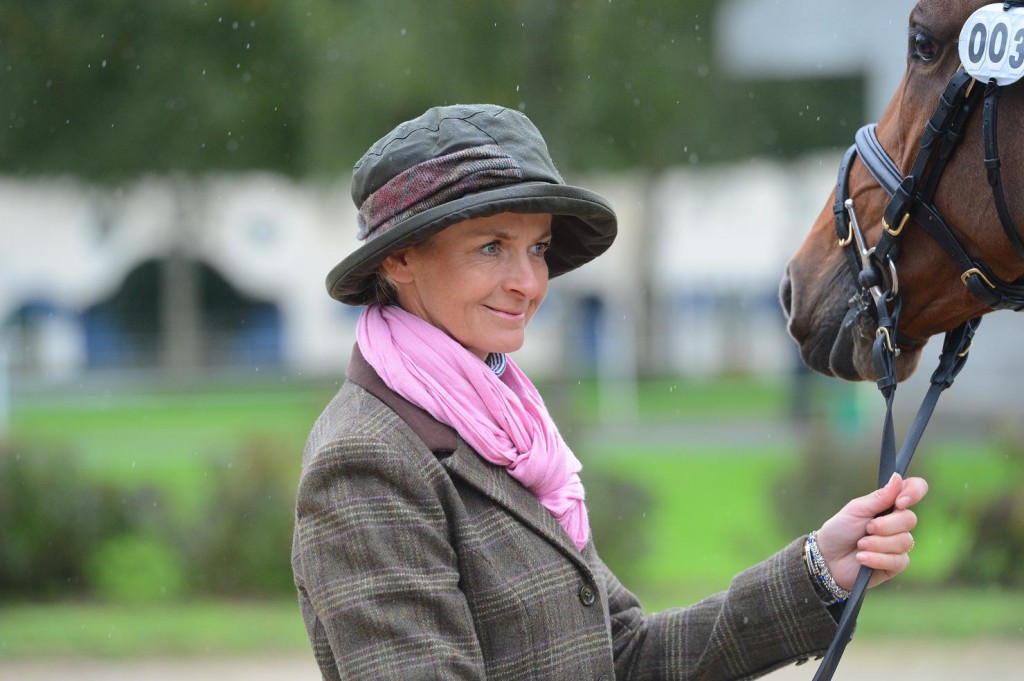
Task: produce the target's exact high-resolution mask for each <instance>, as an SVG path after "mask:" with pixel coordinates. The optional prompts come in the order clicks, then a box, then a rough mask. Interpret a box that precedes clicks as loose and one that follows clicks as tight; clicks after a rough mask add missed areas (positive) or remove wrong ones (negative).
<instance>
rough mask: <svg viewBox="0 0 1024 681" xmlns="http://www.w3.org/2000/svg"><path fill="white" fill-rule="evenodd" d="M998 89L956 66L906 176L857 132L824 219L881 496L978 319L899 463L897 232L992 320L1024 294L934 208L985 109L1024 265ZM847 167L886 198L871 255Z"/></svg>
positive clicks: (850, 609) (963, 332) (852, 616)
mask: <svg viewBox="0 0 1024 681" xmlns="http://www.w3.org/2000/svg"><path fill="white" fill-rule="evenodd" d="M1018 7H1024V0H1018V1H1016V2H1004V3H1003V8H1002V9H1003V11H1009V10H1011V9H1013V8H1018ZM1001 87H1003V86H1000V85H999V84H997V82H996V79H995V78H992V79H990V80H988V82H987V83H986V84H985V85H984V87H982V86H981V81H978V80H975V78H974V77H973V76H971V75H969V74H968V73H967V72H966V70H965V69H964V68H963V67H962V66H961V67H959V68H958V69H957V70H956V72H955V73H954V74H953V76H952V77H951V78H950V79H949V82H948V83H947V84H946V88H945V90H944V91H943V93H942V96H941V97H940V98H939V102H938V104H937V106H936V108H935V112H934V113H933V114H932V116H931V118H929V120H928V122H927V124H926V125H925V129H924V132H923V134H922V136H921V143H920V147H919V149H918V152H917V156H916V157H915V159H914V163H913V165H912V166H911V169H910V171H909V172H908V173H907V175H906V176H903V175H902V174H901V173H900V170H899V167H898V166H897V165H896V163H895V162H894V161H893V160H892V158H891V157H890V156H889V155H888V153H886V151H885V149H884V148H883V147H882V144H881V142H879V140H878V136H877V135H876V132H875V129H876V125H875V124H871V125H866V126H864V127H863V128H861V129H860V130H858V131H857V134H856V136H855V143H854V144H853V145H852V146H851V147H850V148H849V149H848V150H847V152H846V154H845V155H844V157H843V160H842V162H841V163H840V166H839V177H838V179H837V181H836V200H835V204H834V205H833V208H832V211H833V215H834V218H835V227H836V235H837V237H838V239H839V245H840V247H841V248H842V249H843V252H844V253H845V255H846V262H847V265H848V267H849V270H850V272H851V274H852V275H853V277H854V279H855V280H856V282H857V292H856V293H855V294H854V296H853V297H852V298H851V299H850V302H849V307H850V310H849V312H848V315H847V317H848V318H850V317H851V316H857V315H860V314H862V313H863V312H865V311H866V310H868V309H870V310H872V311H873V312H874V316H875V318H876V320H877V322H878V327H877V331H876V333H875V340H874V343H873V345H872V356H873V359H874V364H875V370H876V374H877V385H878V389H879V391H880V392H881V394H882V396H883V398H885V402H886V413H885V420H884V423H883V426H882V443H881V454H880V456H879V470H878V486H879V487H881V486H883V485H884V484H885V483H886V482H887V481H888V480H889V478H890V477H891V475H892V473H894V472H897V473H899V474H900V475H901V476H903V475H905V473H906V470H907V468H908V466H909V465H910V460H911V458H912V457H913V456H914V451H915V450H916V449H917V445H918V443H919V442H920V440H921V436H922V435H923V434H924V430H925V428H926V427H927V425H928V421H929V419H930V418H931V415H932V413H933V412H934V410H935V406H936V404H937V403H938V399H939V396H940V395H941V393H942V392H943V391H944V390H946V389H947V388H948V387H949V386H951V385H952V384H953V380H954V379H955V378H956V376H957V374H958V373H959V372H960V370H961V369H962V368H963V366H964V364H965V363H966V361H967V355H968V352H969V350H970V346H971V342H972V340H973V338H974V334H975V331H976V330H977V328H978V325H979V324H980V323H981V317H980V316H978V317H975V318H973V319H969V320H967V321H966V322H964V323H963V324H961V325H960V326H958V327H956V328H955V329H953V330H951V331H948V332H947V333H946V336H945V338H944V340H943V345H942V353H941V355H940V357H939V366H938V368H937V369H936V370H935V372H934V373H933V374H932V377H931V385H930V387H929V389H928V392H927V393H926V395H925V397H924V399H923V400H922V403H921V406H920V408H919V409H918V412H917V415H916V417H915V418H914V421H913V423H912V425H911V427H910V430H909V431H908V433H907V436H906V438H905V439H904V442H903V444H902V446H901V447H900V449H899V452H898V453H897V451H896V438H895V432H894V429H893V419H892V405H893V397H894V395H895V392H896V384H897V377H896V357H897V355H898V354H899V345H900V344H901V343H902V344H904V345H908V344H916V342H915V341H912V340H911V339H908V338H905V337H903V336H902V335H901V334H900V332H899V328H898V327H899V317H900V309H901V306H902V299H901V294H900V290H899V277H898V274H897V273H898V269H897V262H898V259H899V255H900V248H901V244H902V237H903V234H904V230H905V229H907V228H908V226H909V225H910V224H911V223H912V224H914V225H917V226H918V227H919V228H920V229H922V230H924V232H925V233H926V234H928V236H930V237H931V238H932V239H934V240H935V241H936V243H938V244H939V245H940V246H941V247H942V248H943V250H945V251H946V253H947V254H948V255H949V257H950V258H952V260H953V262H954V263H956V265H957V267H958V269H959V271H960V273H961V274H960V280H961V282H962V283H963V285H964V286H965V287H966V288H967V290H968V291H969V292H970V293H971V295H973V296H974V297H975V298H977V299H978V300H979V301H981V302H982V303H983V304H984V305H985V306H986V307H988V308H991V309H993V310H1002V309H1008V310H1014V311H1020V310H1022V309H1024V284H1020V283H1016V282H1007V281H1004V280H1002V279H1000V278H999V277H997V276H996V275H995V274H994V273H993V271H992V270H991V268H989V267H988V266H987V265H986V264H985V263H984V262H982V261H981V260H979V259H977V258H974V257H972V256H971V255H970V254H968V253H967V251H966V250H965V249H964V248H963V246H962V245H961V244H960V242H959V240H958V239H957V238H956V236H955V234H954V232H953V230H951V229H950V227H949V224H948V223H947V222H946V219H945V217H944V216H943V215H942V212H941V211H940V210H939V209H938V207H937V206H936V205H935V203H934V198H935V191H936V188H937V187H938V184H939V179H940V178H941V176H942V173H943V171H944V170H945V168H946V165H947V163H948V162H949V159H950V156H951V155H952V153H953V150H954V149H955V148H956V146H957V144H958V143H959V142H960V140H961V139H962V137H963V130H964V127H965V126H966V125H967V121H968V119H969V118H970V116H971V113H972V112H973V111H974V110H975V109H976V108H977V105H978V102H979V101H982V100H983V102H984V104H983V109H984V111H983V138H984V147H985V163H984V165H985V170H986V173H987V176H988V183H989V186H990V187H991V189H992V195H993V200H994V201H995V205H996V210H997V212H998V214H999V221H1000V223H1001V224H1002V227H1003V231H1004V232H1005V234H1006V238H1007V240H1008V241H1009V242H1010V244H1011V245H1012V246H1013V248H1014V250H1016V252H1017V254H1018V255H1019V256H1020V257H1021V258H1022V259H1024V242H1022V240H1021V237H1020V235H1019V232H1018V231H1017V226H1016V224H1015V223H1014V221H1013V218H1012V217H1011V216H1010V213H1009V210H1008V209H1007V206H1006V199H1005V197H1004V195H1003V184H1002V176H1001V171H1000V161H999V145H998V140H997V129H998V124H997V121H998V107H999V98H1000V93H1001ZM855 158H859V159H860V160H861V163H863V164H864V166H865V167H866V168H867V170H868V172H869V173H870V174H871V176H872V177H873V178H874V179H875V181H876V182H877V183H878V184H879V185H880V186H881V187H882V188H883V189H884V190H885V192H886V193H887V194H888V195H889V197H890V199H889V203H888V205H887V206H886V209H885V213H884V216H883V219H882V234H881V237H880V238H879V241H878V243H877V244H876V245H875V246H873V247H870V248H869V247H868V246H867V245H866V243H865V240H864V235H863V232H862V231H861V228H860V224H859V222H858V220H857V214H856V210H855V202H854V200H853V198H852V197H851V196H850V189H849V183H850V169H851V166H852V165H853V161H854V159H855ZM894 225H895V226H894ZM871 573H872V570H871V569H870V568H867V567H861V569H860V572H859V573H858V575H857V580H856V582H855V584H854V588H853V589H852V591H851V594H850V598H849V599H848V601H847V603H846V606H845V608H844V609H843V614H842V616H841V618H840V620H839V628H838V631H837V632H836V635H835V638H834V639H833V641H832V645H831V646H830V647H829V649H828V652H827V653H826V654H825V657H824V659H823V660H822V662H821V665H820V667H819V668H818V671H817V673H816V674H815V676H814V681H827V680H828V679H831V678H832V676H833V674H834V673H835V670H836V667H837V666H838V665H839V660H840V658H841V657H842V655H843V651H844V650H845V649H846V645H847V644H848V643H849V641H850V638H851V636H852V634H853V627H854V624H855V623H856V620H857V615H858V614H859V612H860V608H861V605H862V604H863V601H864V595H865V593H866V591H867V586H868V581H869V580H870V579H871Z"/></svg>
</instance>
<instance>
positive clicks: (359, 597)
mask: <svg viewBox="0 0 1024 681" xmlns="http://www.w3.org/2000/svg"><path fill="white" fill-rule="evenodd" d="M443 475H445V474H444V471H443V469H442V468H441V467H440V465H439V464H438V463H437V462H436V460H434V458H433V457H432V456H430V455H429V453H428V454H427V456H418V455H417V456H410V455H407V454H404V453H402V452H395V451H389V449H388V448H387V447H385V446H384V445H382V444H381V443H380V442H379V441H374V439H373V438H372V437H363V436H347V437H346V438H345V439H344V440H341V441H334V442H331V443H329V444H326V445H324V446H323V447H322V448H321V449H320V450H319V451H317V452H316V453H315V456H314V457H313V458H312V460H311V461H310V462H309V463H308V464H307V465H306V467H305V470H304V472H303V475H302V478H301V481H300V483H299V493H298V501H297V505H296V551H295V553H296V555H295V557H294V560H295V563H296V565H295V567H296V575H297V579H296V582H297V585H298V587H299V591H300V600H301V601H303V609H304V611H307V612H304V617H305V619H306V625H307V629H308V630H309V633H310V638H311V640H312V642H313V647H314V652H315V653H316V655H317V658H318V661H319V662H320V664H321V670H322V671H323V673H324V676H325V678H332V677H333V670H331V669H330V664H329V663H330V657H333V662H334V663H335V665H336V668H337V674H338V676H339V677H340V678H343V679H370V678H404V679H416V678H431V679H479V678H482V677H483V676H484V666H483V660H482V656H481V653H480V648H479V645H478V643H477V638H476V633H475V630H474V628H473V620H472V616H471V614H470V610H469V608H468V606H467V604H466V600H465V597H464V595H463V593H462V591H461V590H460V589H459V571H458V565H457V562H456V556H455V553H454V551H453V549H452V547H451V544H450V542H449V540H448V527H447V521H446V515H445V513H444V508H443V506H442V504H441V500H440V497H439V496H438V494H437V491H436V488H435V483H436V482H437V481H438V478H437V476H443ZM299 575H301V578H300V577H299ZM317 639H320V642H319V646H318V640H317ZM323 639H326V641H328V642H329V644H330V649H329V650H327V649H326V646H325V645H323ZM318 648H319V649H318ZM325 662H326V663H327V664H325Z"/></svg>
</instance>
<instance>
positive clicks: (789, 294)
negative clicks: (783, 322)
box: [779, 267, 793, 318]
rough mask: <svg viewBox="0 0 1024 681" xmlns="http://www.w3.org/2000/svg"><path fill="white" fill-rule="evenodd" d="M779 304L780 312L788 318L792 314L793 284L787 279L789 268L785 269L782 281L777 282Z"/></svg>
mask: <svg viewBox="0 0 1024 681" xmlns="http://www.w3.org/2000/svg"><path fill="white" fill-rule="evenodd" d="M779 303H780V304H781V305H782V311H783V312H785V313H786V317H787V318H789V316H790V314H791V313H792V312H793V284H792V282H791V280H790V278H789V267H787V268H786V272H785V274H783V275H782V281H780V282H779Z"/></svg>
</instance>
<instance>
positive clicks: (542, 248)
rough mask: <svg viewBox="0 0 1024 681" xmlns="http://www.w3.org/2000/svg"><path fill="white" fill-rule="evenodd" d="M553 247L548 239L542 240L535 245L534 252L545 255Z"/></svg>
mask: <svg viewBox="0 0 1024 681" xmlns="http://www.w3.org/2000/svg"><path fill="white" fill-rule="evenodd" d="M549 248H551V244H550V243H549V242H547V241H542V242H540V243H539V244H534V245H533V252H534V253H535V254H537V255H544V254H545V253H547V252H548V249H549Z"/></svg>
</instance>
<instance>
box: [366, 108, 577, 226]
mask: <svg viewBox="0 0 1024 681" xmlns="http://www.w3.org/2000/svg"><path fill="white" fill-rule="evenodd" d="M484 145H497V146H499V147H501V149H502V151H504V152H505V153H506V154H508V155H509V156H511V157H512V158H513V159H515V161H516V162H517V163H518V164H519V166H520V169H521V170H522V173H523V181H530V182H549V183H552V184H564V180H563V179H562V176H561V175H560V174H559V172H558V169H557V168H555V164H554V162H553V161H552V160H551V155H550V154H549V152H548V147H547V144H546V143H545V142H544V138H543V137H542V136H541V134H540V131H539V130H538V129H537V127H536V126H535V125H534V124H533V123H532V122H531V121H530V119H529V118H527V117H526V116H525V115H524V114H522V113H521V112H519V111H515V110H514V109H507V108H504V107H500V106H495V105H493V104H457V105H454V106H439V107H434V108H432V109H428V110H427V111H426V112H425V113H423V114H422V115H421V116H418V117H417V118H414V119H412V120H410V121H406V122H405V123H402V124H401V125H399V126H398V127H397V128H395V129H394V130H392V131H391V132H390V133H388V134H387V135H385V136H384V137H382V138H381V139H379V140H378V141H377V142H376V143H375V144H374V145H373V146H371V147H370V149H369V150H368V151H367V152H366V153H365V154H363V157H362V158H361V159H359V161H358V162H357V163H356V165H355V167H354V169H353V175H352V201H353V202H354V203H355V205H356V207H357V208H360V207H362V205H363V202H364V201H366V199H367V198H368V197H369V196H370V195H371V194H373V193H374V192H375V191H377V190H378V189H380V188H381V187H382V186H384V185H385V184H386V183H387V182H388V181H389V180H391V179H392V178H394V177H395V176H396V175H399V174H400V173H402V172H404V171H406V170H408V169H410V168H412V167H414V166H416V165H419V164H420V163H424V162H427V161H430V160H432V159H436V158H438V157H441V156H445V155H447V154H451V153H454V152H457V151H462V150H464V149H471V148H474V147H479V146H484Z"/></svg>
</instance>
